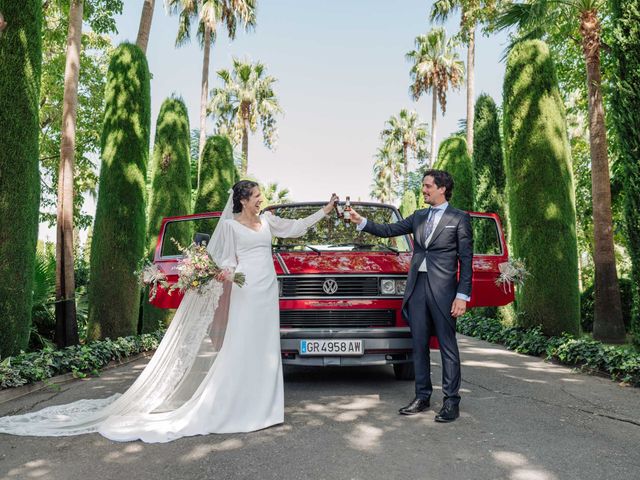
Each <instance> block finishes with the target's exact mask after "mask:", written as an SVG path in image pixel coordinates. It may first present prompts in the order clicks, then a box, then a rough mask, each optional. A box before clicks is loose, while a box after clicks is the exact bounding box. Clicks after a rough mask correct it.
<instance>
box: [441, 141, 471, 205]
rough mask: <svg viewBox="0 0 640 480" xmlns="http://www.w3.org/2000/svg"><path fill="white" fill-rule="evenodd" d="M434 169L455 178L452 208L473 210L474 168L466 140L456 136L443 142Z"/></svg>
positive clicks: (450, 201)
mask: <svg viewBox="0 0 640 480" xmlns="http://www.w3.org/2000/svg"><path fill="white" fill-rule="evenodd" d="M433 168H437V169H439V170H446V171H447V172H449V173H450V174H451V176H452V177H453V182H454V187H453V195H452V197H451V200H449V203H451V206H453V207H456V208H459V209H461V210H473V167H472V165H471V157H469V154H468V153H467V142H466V140H465V139H464V138H462V137H459V136H455V135H454V136H452V137H449V138H447V139H446V140H445V141H443V142H442V143H441V144H440V148H439V149H438V159H437V160H436V162H435V164H434V166H433Z"/></svg>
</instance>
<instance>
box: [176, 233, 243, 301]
mask: <svg viewBox="0 0 640 480" xmlns="http://www.w3.org/2000/svg"><path fill="white" fill-rule="evenodd" d="M171 240H172V241H173V242H174V243H175V244H176V245H177V247H178V250H180V251H181V252H182V253H183V255H184V257H183V258H182V260H180V262H179V263H178V266H177V268H176V269H177V270H178V281H177V282H176V283H174V284H173V285H171V288H170V289H169V293H171V292H173V291H174V290H178V291H180V292H182V293H184V292H186V291H188V290H194V291H196V292H198V293H204V292H205V288H206V287H207V285H208V284H209V282H211V281H212V280H219V279H220V275H223V276H224V280H230V281H233V283H235V284H236V285H238V286H239V287H242V286H244V284H245V280H246V279H245V275H244V273H235V274H234V275H233V276H232V277H230V276H229V274H228V273H227V272H226V271H225V270H223V269H222V268H220V267H219V266H218V265H216V263H215V262H214V260H213V258H212V257H211V255H210V254H209V252H208V251H207V247H206V245H197V244H195V243H192V244H191V245H189V246H188V247H183V246H182V245H180V243H179V242H177V241H176V240H175V239H173V238H172V239H171Z"/></svg>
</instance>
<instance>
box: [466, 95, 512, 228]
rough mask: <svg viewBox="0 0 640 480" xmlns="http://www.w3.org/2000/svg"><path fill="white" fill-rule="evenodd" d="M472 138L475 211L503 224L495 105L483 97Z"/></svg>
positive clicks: (502, 181)
mask: <svg viewBox="0 0 640 480" xmlns="http://www.w3.org/2000/svg"><path fill="white" fill-rule="evenodd" d="M474 122H475V125H474V129H473V130H474V132H475V133H474V137H473V177H474V184H473V188H474V190H473V194H474V202H473V204H474V208H475V209H476V210H477V211H479V212H493V213H497V214H499V215H500V218H501V219H502V220H503V221H504V220H505V215H504V206H505V198H504V193H505V192H504V191H505V186H506V182H507V180H506V176H505V172H504V158H503V156H502V140H501V138H500V123H499V120H498V109H497V108H496V104H495V102H494V101H493V98H491V97H490V96H489V95H487V94H486V93H483V94H482V95H480V96H479V97H478V100H477V101H476V106H475V116H474Z"/></svg>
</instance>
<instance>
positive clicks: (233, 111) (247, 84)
mask: <svg viewBox="0 0 640 480" xmlns="http://www.w3.org/2000/svg"><path fill="white" fill-rule="evenodd" d="M218 77H220V78H221V79H222V83H223V85H222V87H219V88H213V89H212V90H211V103H210V104H209V111H210V112H211V113H212V114H213V115H215V116H216V117H217V118H218V128H219V130H220V131H224V133H225V134H227V135H228V136H229V137H230V138H231V139H232V140H233V141H234V143H235V144H238V143H240V142H241V143H242V165H241V168H240V170H241V172H240V173H241V175H246V174H247V168H248V165H249V132H251V133H255V132H256V130H257V128H258V123H259V124H260V127H261V130H262V139H263V142H264V145H265V146H266V147H267V148H273V146H274V145H275V142H276V137H277V133H278V131H277V127H276V115H278V114H280V113H282V109H281V108H280V103H279V102H278V98H277V97H276V95H275V93H274V91H273V84H274V83H275V82H276V79H275V77H272V76H271V75H267V74H266V66H265V65H264V64H262V63H260V62H256V63H251V62H249V61H242V60H238V59H237V58H234V59H233V69H232V70H224V69H223V70H220V71H219V72H218Z"/></svg>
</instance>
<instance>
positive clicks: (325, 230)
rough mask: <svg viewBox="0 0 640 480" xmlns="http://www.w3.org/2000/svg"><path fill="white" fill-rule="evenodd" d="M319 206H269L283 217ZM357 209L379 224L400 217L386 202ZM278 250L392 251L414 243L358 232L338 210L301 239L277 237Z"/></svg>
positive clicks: (304, 214) (294, 216)
mask: <svg viewBox="0 0 640 480" xmlns="http://www.w3.org/2000/svg"><path fill="white" fill-rule="evenodd" d="M319 208H320V205H282V206H278V207H275V208H270V209H269V211H271V212H273V214H274V215H277V216H279V217H282V218H288V219H298V218H304V217H307V216H309V215H311V214H313V213H315V212H317V211H318V209H319ZM354 208H355V209H356V210H358V213H359V214H360V215H362V216H363V217H366V218H367V220H371V221H374V222H376V223H394V222H397V221H398V220H400V216H399V215H398V213H397V212H396V211H395V210H394V209H393V208H391V207H387V206H384V205H358V204H355V205H354ZM273 247H274V249H275V250H283V251H323V252H325V251H385V252H390V253H398V252H401V253H402V252H409V251H411V243H410V240H409V237H408V236H407V235H402V236H400V237H394V238H380V237H376V236H374V235H371V234H369V233H365V232H359V231H357V230H356V226H355V225H354V224H352V223H349V224H348V225H346V224H345V222H344V220H342V219H339V218H338V217H337V215H336V214H335V212H332V213H331V214H329V216H327V217H325V218H323V219H322V220H320V222H318V223H317V224H315V225H314V226H313V227H311V228H310V229H309V230H308V231H307V233H306V234H305V235H303V236H302V237H298V238H274V239H273Z"/></svg>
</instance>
